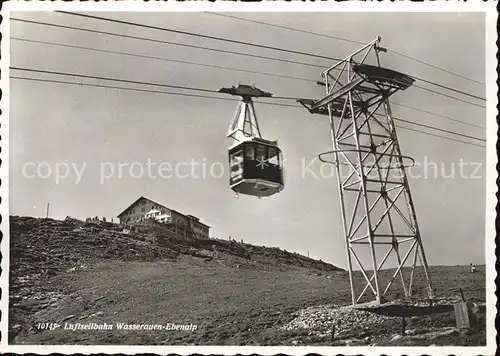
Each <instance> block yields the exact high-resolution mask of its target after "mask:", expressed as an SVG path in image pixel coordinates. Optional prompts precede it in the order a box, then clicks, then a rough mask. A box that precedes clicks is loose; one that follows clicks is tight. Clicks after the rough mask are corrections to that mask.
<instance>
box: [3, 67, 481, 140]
mask: <svg viewBox="0 0 500 356" xmlns="http://www.w3.org/2000/svg"><path fill="white" fill-rule="evenodd" d="M11 69H14V70H21V71H23V70H25V69H23V68H17V67H11ZM27 71H29V72H37V73H46V74H58V73H60V72H51V71H42V70H27ZM61 75H68V76H74V77H80V76H81V77H84V78H87V79H99V80H111V81H118V82H120V81H121V82H124V83H131V84H141V85H152V86H162V87H168V88H176V89H185V90H195V91H201V92H211V93H214V94H215V93H217V94H220V93H219V92H218V91H215V90H209V89H203V88H192V87H182V86H174V85H167V84H156V83H147V82H138V81H132V80H118V79H115V78H104V77H93V76H87V75H85V76H83V75H78V74H69V73H62V74H61ZM10 78H12V79H18V80H27V81H38V82H46V83H54V84H68V85H74V86H88V87H100V88H108V89H116V90H125V91H136V92H145V93H156V94H164V95H178V96H186V97H197V98H205V99H217V100H231V101H237V100H236V99H232V98H224V97H216V96H208V95H200V94H189V93H176V92H164V91H160V90H151V89H143V88H141V89H139V88H127V87H118V86H111V85H105V84H92V83H76V82H70V81H61V80H55V79H42V78H29V77H21V76H10ZM270 99H274V98H270ZM259 103H261V104H265V105H274V106H282V107H293V108H299V109H303V107H302V106H300V105H292V104H282V103H270V102H266V101H259ZM394 119H397V120H400V121H404V122H408V123H411V124H417V125H418V123H415V122H412V121H409V120H403V119H399V118H394ZM398 127H401V128H403V129H405V130H408V131H414V132H418V133H422V134H427V135H430V136H435V137H439V138H443V139H446V140H450V141H455V142H460V143H463V144H468V145H472V146H477V147H485V146H483V145H479V144H475V143H472V142H467V141H462V140H457V139H454V138H451V137H446V136H440V135H436V134H432V133H429V132H425V131H421V130H417V129H413V128H408V127H405V126H401V125H400V124H398ZM429 128H431V129H432V128H433V127H429ZM449 133H452V134H457V133H453V132H449ZM474 139H478V138H474ZM478 140H482V139H478Z"/></svg>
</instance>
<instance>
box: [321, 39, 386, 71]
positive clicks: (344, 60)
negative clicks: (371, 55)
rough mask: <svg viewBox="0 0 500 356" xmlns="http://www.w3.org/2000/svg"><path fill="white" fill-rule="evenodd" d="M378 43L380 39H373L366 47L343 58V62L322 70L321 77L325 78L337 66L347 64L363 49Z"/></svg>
mask: <svg viewBox="0 0 500 356" xmlns="http://www.w3.org/2000/svg"><path fill="white" fill-rule="evenodd" d="M379 41H380V37H377V38H375V39H374V40H373V41H371V42H369V43H367V44H366V45H364V46H363V47H361V48H359V49H358V50H356V51H354V52H353V53H351V54H350V55H348V56H347V57H345V58H344V59H343V60H341V61H339V62H337V63H336V64H334V65H333V66H331V67H330V68H328V69H326V70H324V71H323V72H322V73H321V75H322V76H325V75H326V74H328V73H330V72H331V71H332V70H334V69H335V68H337V67H338V66H339V65H341V64H342V63H347V62H348V61H349V60H350V59H351V58H353V57H354V56H356V55H357V54H358V53H360V52H362V51H364V50H365V49H371V48H372V47H373V46H374V45H375V44H377V43H378V42H379Z"/></svg>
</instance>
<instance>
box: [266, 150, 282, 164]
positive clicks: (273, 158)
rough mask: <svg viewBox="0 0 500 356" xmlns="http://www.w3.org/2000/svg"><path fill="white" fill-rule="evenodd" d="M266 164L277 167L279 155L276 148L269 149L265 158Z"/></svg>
mask: <svg viewBox="0 0 500 356" xmlns="http://www.w3.org/2000/svg"><path fill="white" fill-rule="evenodd" d="M267 163H269V164H272V165H273V166H279V164H280V160H279V154H278V149H277V148H275V147H269V149H268V156H267Z"/></svg>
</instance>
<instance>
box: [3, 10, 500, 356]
mask: <svg viewBox="0 0 500 356" xmlns="http://www.w3.org/2000/svg"><path fill="white" fill-rule="evenodd" d="M55 10H65V11H96V12H97V11H102V12H105V11H177V12H200V11H212V12H247V11H255V12H320V11H324V12H481V13H485V15H486V16H485V17H486V21H485V22H486V29H485V31H486V86H487V90H486V99H487V101H486V103H487V126H486V135H487V143H486V152H487V154H486V155H487V158H486V161H487V178H486V194H487V199H486V215H485V226H486V228H485V234H486V238H485V249H486V303H487V308H486V310H487V336H486V341H487V344H486V346H480V347H479V346H473V347H472V346H468V347H455V346H453V347H451V346H450V347H447V346H446V347H444V346H442V347H432V348H429V347H378V346H377V347H370V346H363V347H358V346H352V347H338V346H337V347H333V346H332V347H329V346H146V345H144V346H138V345H137V346H136V345H113V346H107V345H106V346H103V345H89V346H82V345H80V346H77V345H71V346H70V345H62V346H61V345H29V346H28V345H9V344H8V343H7V339H8V337H7V334H8V319H7V317H8V284H9V278H8V276H9V170H8V167H9V100H10V97H9V65H10V58H9V48H10V40H9V37H10V13H11V12H12V11H55ZM1 15H2V17H3V19H2V22H1V25H0V30H1V33H2V40H1V54H2V56H1V63H0V69H1V73H2V75H1V78H0V88H1V89H2V97H1V101H0V109H1V110H2V114H1V119H0V120H1V121H0V124H1V126H0V136H1V140H0V147H1V151H0V158H1V167H0V179H1V184H0V197H1V202H0V214H1V217H2V219H1V222H0V230H1V232H2V235H3V236H2V240H1V249H0V251H1V255H2V257H1V268H2V272H1V276H0V287H2V294H1V300H0V308H1V316H2V317H1V321H0V330H1V334H2V338H1V340H0V352H1V353H4V352H12V353H17V354H23V353H38V354H49V353H61V354H73V353H83V354H90V353H107V354H115V353H121V354H129V355H131V354H136V353H157V354H168V353H175V354H179V355H190V354H194V353H196V354H207V355H208V354H223V355H234V354H242V355H249V354H260V355H276V354H278V353H281V354H287V355H304V354H308V353H316V354H322V355H324V354H363V355H364V354H367V355H368V354H370V355H371V354H377V355H380V354H385V355H401V354H407V355H421V354H430V355H436V356H437V355H450V354H455V355H478V354H483V355H493V354H494V353H495V351H496V339H495V338H496V330H495V324H494V322H495V316H496V296H495V282H494V281H495V279H496V270H495V262H496V257H495V253H494V251H495V247H496V246H495V236H496V231H495V218H496V205H497V201H496V192H497V185H496V179H497V171H496V164H497V162H498V156H497V152H496V143H497V131H498V124H497V120H496V118H497V115H498V111H497V103H498V97H497V94H498V87H497V77H498V73H497V57H496V55H497V47H496V41H497V31H496V24H497V16H498V13H497V11H496V6H495V2H494V1H488V2H479V1H469V2H460V1H454V2H449V1H446V2H444V1H437V2H420V3H413V2H399V1H398V2H389V1H383V2H328V1H326V2H323V1H319V2H302V1H292V2H282V1H268V2H261V3H244V2H243V3H240V2H234V1H215V2H207V1H185V2H135V1H120V2H112V3H110V2H76V1H73V2H59V1H54V2H15V1H11V2H6V3H4V4H3V7H2V10H1Z"/></svg>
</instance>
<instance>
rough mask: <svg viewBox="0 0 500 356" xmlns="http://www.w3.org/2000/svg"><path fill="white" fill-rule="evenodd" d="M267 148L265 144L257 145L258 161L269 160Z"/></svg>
mask: <svg viewBox="0 0 500 356" xmlns="http://www.w3.org/2000/svg"><path fill="white" fill-rule="evenodd" d="M266 148H267V147H266V146H265V145H257V148H256V149H255V151H256V156H257V157H256V159H257V161H260V162H265V161H267V154H266Z"/></svg>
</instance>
